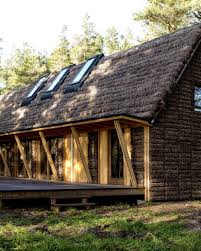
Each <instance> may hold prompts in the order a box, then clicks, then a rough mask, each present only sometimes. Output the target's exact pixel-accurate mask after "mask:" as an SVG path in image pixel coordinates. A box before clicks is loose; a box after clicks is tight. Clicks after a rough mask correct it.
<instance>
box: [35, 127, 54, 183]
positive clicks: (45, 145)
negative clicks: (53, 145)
mask: <svg viewBox="0 0 201 251" xmlns="http://www.w3.org/2000/svg"><path fill="white" fill-rule="evenodd" d="M39 135H40V139H41V142H42V145H43V147H44V150H45V153H46V156H47V160H48V162H49V164H50V168H51V170H52V173H53V176H54V180H58V174H57V169H56V166H55V164H54V161H53V159H52V155H51V152H50V149H49V147H48V144H47V141H46V139H45V136H44V133H43V132H41V131H39Z"/></svg>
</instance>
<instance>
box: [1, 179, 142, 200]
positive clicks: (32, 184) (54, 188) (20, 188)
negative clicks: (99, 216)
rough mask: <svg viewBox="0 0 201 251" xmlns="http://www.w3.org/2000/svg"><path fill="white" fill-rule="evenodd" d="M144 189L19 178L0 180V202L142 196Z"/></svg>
mask: <svg viewBox="0 0 201 251" xmlns="http://www.w3.org/2000/svg"><path fill="white" fill-rule="evenodd" d="M143 195H144V188H132V187H127V186H120V185H100V184H77V183H73V184H72V183H71V184H70V183H65V182H52V181H36V180H29V179H21V178H3V177H1V178H0V200H1V201H6V200H18V199H42V198H44V199H45V198H46V199H50V200H52V199H60V198H63V199H71V198H75V197H80V198H82V197H83V198H85V197H89V198H96V199H97V198H100V200H101V198H105V197H113V199H114V198H116V201H118V198H120V197H121V198H122V197H128V196H129V197H133V199H134V198H135V197H136V196H141V197H142V196H143Z"/></svg>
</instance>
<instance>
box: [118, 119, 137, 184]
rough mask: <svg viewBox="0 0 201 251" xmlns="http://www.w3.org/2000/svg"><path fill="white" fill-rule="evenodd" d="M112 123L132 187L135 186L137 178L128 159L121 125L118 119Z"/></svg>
mask: <svg viewBox="0 0 201 251" xmlns="http://www.w3.org/2000/svg"><path fill="white" fill-rule="evenodd" d="M114 125H115V128H116V131H117V136H118V139H119V143H120V146H121V149H122V152H123V156H124V159H125V162H126V165H127V168H128V171H129V173H130V179H131V185H132V186H133V187H137V179H136V176H135V173H134V171H133V167H132V163H131V159H130V157H129V154H128V149H127V146H126V142H125V140H124V135H123V132H122V130H121V126H120V124H119V121H117V120H114Z"/></svg>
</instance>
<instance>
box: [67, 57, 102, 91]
mask: <svg viewBox="0 0 201 251" xmlns="http://www.w3.org/2000/svg"><path fill="white" fill-rule="evenodd" d="M103 56H104V54H103V53H101V54H98V55H96V56H93V57H90V58H89V59H87V60H86V61H85V63H84V64H83V66H82V67H81V69H79V71H78V72H77V74H76V75H75V77H74V78H73V80H72V81H71V84H70V85H69V86H68V87H67V88H66V89H65V91H64V93H71V92H73V91H77V90H78V89H79V87H81V86H82V84H83V83H84V81H85V80H86V78H87V77H88V76H89V74H90V73H91V71H92V70H93V68H94V66H95V65H97V64H98V62H99V60H100V59H101V58H102V57H103ZM93 58H94V61H93V62H92V64H91V65H90V67H89V68H88V69H87V70H86V71H85V72H84V74H83V76H82V77H81V79H80V80H79V81H77V82H75V83H74V80H75V79H76V78H77V76H79V74H80V72H81V71H82V70H83V68H84V67H85V65H86V64H87V63H88V62H89V61H90V60H91V59H93Z"/></svg>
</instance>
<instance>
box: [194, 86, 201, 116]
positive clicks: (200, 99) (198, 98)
mask: <svg viewBox="0 0 201 251" xmlns="http://www.w3.org/2000/svg"><path fill="white" fill-rule="evenodd" d="M194 106H195V111H200V112H201V87H198V86H195V89H194Z"/></svg>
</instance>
